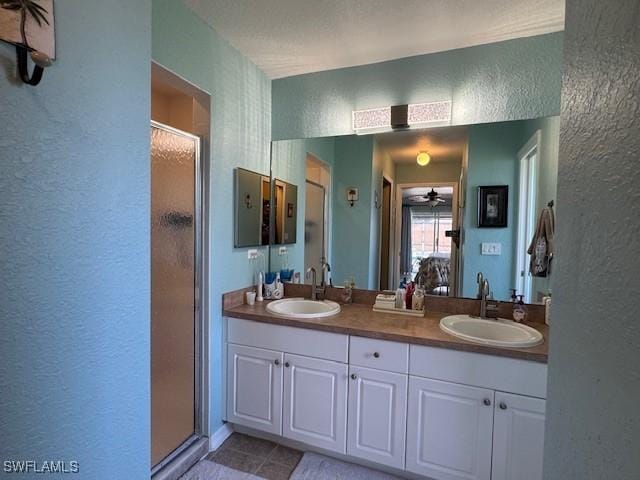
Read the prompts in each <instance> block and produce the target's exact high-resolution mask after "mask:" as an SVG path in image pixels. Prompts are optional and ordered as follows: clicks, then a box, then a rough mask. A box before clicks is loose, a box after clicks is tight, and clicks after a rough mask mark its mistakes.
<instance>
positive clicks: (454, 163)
mask: <svg viewBox="0 0 640 480" xmlns="http://www.w3.org/2000/svg"><path fill="white" fill-rule="evenodd" d="M559 124H560V122H559V117H549V118H540V119H533V120H522V121H513V122H501V123H491V124H479V125H470V126H455V127H438V128H431V129H422V130H413V129H412V130H406V131H394V132H389V133H382V134H372V135H349V136H337V137H323V138H312V139H300V140H283V141H277V142H274V143H273V148H272V165H271V169H272V177H273V178H274V179H278V181H280V182H288V183H291V184H294V185H298V186H299V187H298V188H299V189H300V195H299V198H298V202H297V208H296V210H295V215H296V217H297V219H298V222H297V223H298V224H299V225H300V226H301V228H299V229H298V230H297V232H296V233H295V235H294V237H295V240H293V237H289V239H288V240H289V241H285V242H279V243H290V245H288V246H287V248H286V251H284V250H285V249H283V248H279V249H275V248H274V249H271V270H274V271H275V270H278V269H280V268H285V267H286V268H292V269H295V270H296V271H300V272H305V271H306V270H307V269H308V268H309V267H314V268H315V269H316V270H317V271H318V272H320V271H321V268H322V264H323V262H325V261H326V262H328V263H329V264H330V267H331V275H332V279H333V283H334V284H335V285H342V284H343V283H344V282H346V281H351V280H354V281H355V283H356V286H357V287H358V288H368V289H375V290H378V289H381V290H384V289H395V288H397V286H398V284H399V283H400V282H401V280H402V279H403V278H410V279H417V280H419V282H420V283H422V284H423V285H424V287H425V288H426V289H427V291H428V292H429V293H430V294H433V295H447V296H461V297H471V298H475V297H476V294H477V291H478V286H477V283H476V275H477V273H478V272H482V273H483V274H484V277H485V278H487V279H488V280H489V282H490V287H491V291H492V293H493V295H494V297H495V298H496V299H498V300H509V299H510V297H511V289H516V290H517V292H518V293H519V294H522V295H524V299H525V301H527V302H529V303H537V302H540V301H541V300H542V297H543V296H545V295H547V294H548V293H550V289H551V284H550V280H551V276H550V270H549V269H548V268H547V266H548V265H547V264H546V263H545V262H546V260H548V255H545V252H546V253H549V252H548V250H544V248H545V245H544V244H541V243H540V242H538V243H536V241H535V238H537V237H536V232H538V233H540V228H546V229H548V228H551V229H553V227H554V225H553V222H554V218H553V215H554V214H553V210H554V207H553V205H554V201H555V197H556V178H557V168H558V166H557V165H558V139H559ZM276 185H277V182H276ZM285 201H286V200H285ZM543 215H544V216H545V217H544V218H546V220H544V222H543V225H542V227H541V226H540V225H538V222H539V219H540V218H541V216H543ZM302 226H304V228H302ZM547 233H549V232H547ZM551 233H552V232H551ZM292 235H293V234H292ZM280 240H282V238H280ZM531 246H533V249H532V250H533V251H534V252H535V251H536V250H537V252H538V255H537V257H536V256H535V255H534V257H533V260H534V261H533V262H532V255H531V254H530V253H529V252H530V251H532V250H530V247H531ZM285 264H286V265H285ZM532 270H533V274H532ZM303 278H304V275H303Z"/></svg>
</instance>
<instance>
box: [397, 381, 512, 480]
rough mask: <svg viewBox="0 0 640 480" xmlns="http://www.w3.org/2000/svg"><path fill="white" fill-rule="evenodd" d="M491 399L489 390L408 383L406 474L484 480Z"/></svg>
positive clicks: (439, 479) (487, 470)
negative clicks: (407, 472) (408, 472)
mask: <svg viewBox="0 0 640 480" xmlns="http://www.w3.org/2000/svg"><path fill="white" fill-rule="evenodd" d="M493 397H494V392H493V390H488V389H484V388H477V387H467V386H463V385H458V384H454V383H449V382H442V381H438V380H429V379H426V378H420V377H413V376H411V377H409V407H408V416H407V418H408V419H409V421H408V422H407V466H406V469H407V470H408V471H410V472H413V473H417V474H420V475H425V476H427V477H430V478H433V479H435V480H463V479H464V480H489V479H490V478H491V441H492V429H493ZM512 480H515V479H512Z"/></svg>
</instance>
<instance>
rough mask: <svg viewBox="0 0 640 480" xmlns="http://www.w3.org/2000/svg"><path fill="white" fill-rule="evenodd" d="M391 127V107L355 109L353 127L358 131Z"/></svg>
mask: <svg viewBox="0 0 640 480" xmlns="http://www.w3.org/2000/svg"><path fill="white" fill-rule="evenodd" d="M390 128H391V107H382V108H370V109H369V110H354V111H353V129H354V130H355V131H356V132H361V131H368V130H388V129H390Z"/></svg>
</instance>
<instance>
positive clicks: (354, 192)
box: [347, 187, 358, 207]
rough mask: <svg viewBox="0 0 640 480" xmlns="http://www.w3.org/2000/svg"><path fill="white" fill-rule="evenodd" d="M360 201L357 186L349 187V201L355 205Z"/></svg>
mask: <svg viewBox="0 0 640 480" xmlns="http://www.w3.org/2000/svg"><path fill="white" fill-rule="evenodd" d="M357 201H358V189H357V188H355V187H349V188H347V202H349V205H350V206H352V207H353V204H354V203H355V202H357Z"/></svg>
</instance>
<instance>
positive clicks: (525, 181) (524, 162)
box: [515, 131, 541, 303]
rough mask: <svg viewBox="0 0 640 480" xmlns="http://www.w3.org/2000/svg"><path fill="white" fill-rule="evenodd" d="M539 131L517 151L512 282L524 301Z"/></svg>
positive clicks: (529, 283) (528, 288)
mask: <svg viewBox="0 0 640 480" xmlns="http://www.w3.org/2000/svg"><path fill="white" fill-rule="evenodd" d="M540 137H541V134H540V131H537V132H536V133H535V134H534V135H533V136H532V137H531V138H530V139H529V141H528V142H527V143H526V145H525V146H524V147H522V148H521V149H520V151H519V152H518V161H519V164H520V183H519V187H518V212H519V214H518V236H517V242H516V278H515V286H516V290H517V292H518V293H519V294H521V295H523V300H524V301H525V302H526V303H532V302H533V300H534V299H533V278H532V277H531V275H530V273H529V261H528V260H529V255H528V253H527V249H528V248H529V242H530V241H531V239H532V238H533V234H534V229H535V221H536V218H535V217H536V202H537V191H536V186H537V183H538V152H539V145H540Z"/></svg>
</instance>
